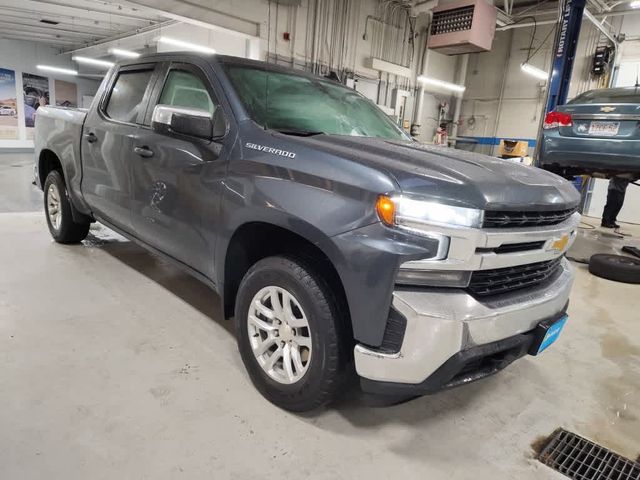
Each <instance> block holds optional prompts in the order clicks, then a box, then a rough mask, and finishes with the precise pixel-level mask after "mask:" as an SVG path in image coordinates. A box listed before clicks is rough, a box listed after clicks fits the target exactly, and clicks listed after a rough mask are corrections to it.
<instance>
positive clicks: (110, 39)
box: [61, 20, 178, 55]
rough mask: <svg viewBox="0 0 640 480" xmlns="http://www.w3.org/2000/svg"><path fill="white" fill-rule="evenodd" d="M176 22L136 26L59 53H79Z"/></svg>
mask: <svg viewBox="0 0 640 480" xmlns="http://www.w3.org/2000/svg"><path fill="white" fill-rule="evenodd" d="M177 23H178V22H177V21H175V20H168V21H166V22H162V23H158V24H156V25H152V26H149V27H143V28H138V29H136V30H133V31H132V32H127V33H123V34H121V35H114V36H113V37H108V38H105V39H102V40H98V41H96V42H91V43H89V44H87V45H86V46H84V47H80V48H76V49H74V50H67V51H64V52H62V53H61V55H66V54H71V53H79V52H83V51H85V50H90V49H92V48H95V47H100V46H103V45H109V44H110V43H114V42H117V41H119V40H124V39H126V38H133V37H137V36H140V35H145V34H149V33H152V32H154V31H156V30H160V29H162V28H166V27H168V26H170V25H175V24H177Z"/></svg>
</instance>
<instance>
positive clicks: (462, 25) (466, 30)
mask: <svg viewBox="0 0 640 480" xmlns="http://www.w3.org/2000/svg"><path fill="white" fill-rule="evenodd" d="M495 32H496V9H495V7H494V6H493V5H489V4H488V3H486V1H485V0H462V1H458V2H453V3H447V4H446V5H441V6H439V7H436V8H434V9H433V21H432V22H431V32H430V35H429V43H428V46H429V48H430V49H432V50H435V51H437V52H440V53H444V54H446V55H460V54H462V53H473V52H485V51H488V50H491V44H492V43H493V36H494V35H495Z"/></svg>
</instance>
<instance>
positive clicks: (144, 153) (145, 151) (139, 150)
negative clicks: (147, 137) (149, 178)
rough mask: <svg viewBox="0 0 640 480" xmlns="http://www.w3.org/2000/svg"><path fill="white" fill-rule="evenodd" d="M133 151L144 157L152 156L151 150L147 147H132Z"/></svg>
mask: <svg viewBox="0 0 640 480" xmlns="http://www.w3.org/2000/svg"><path fill="white" fill-rule="evenodd" d="M133 151H134V152H136V153H137V154H138V155H140V156H141V157H144V158H149V157H153V150H150V149H149V147H133Z"/></svg>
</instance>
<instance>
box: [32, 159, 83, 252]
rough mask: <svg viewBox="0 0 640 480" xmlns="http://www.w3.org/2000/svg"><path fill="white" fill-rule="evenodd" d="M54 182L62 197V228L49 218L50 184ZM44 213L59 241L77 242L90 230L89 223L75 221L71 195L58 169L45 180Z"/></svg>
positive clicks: (55, 237)
mask: <svg viewBox="0 0 640 480" xmlns="http://www.w3.org/2000/svg"><path fill="white" fill-rule="evenodd" d="M51 184H54V185H55V186H56V187H57V189H58V195H59V197H60V199H59V202H60V215H61V216H62V218H61V219H60V228H59V229H58V230H56V229H55V228H54V227H53V225H52V224H51V219H50V218H49V209H48V205H47V199H48V191H49V186H50V185H51ZM43 190H44V214H45V217H46V219H47V227H48V228H49V232H50V233H51V236H52V237H53V239H54V240H55V241H56V242H58V243H77V242H80V241H82V240H83V239H84V238H85V237H86V236H87V233H88V231H89V224H88V223H86V224H80V223H75V222H74V221H73V214H72V213H71V202H70V201H69V195H68V193H67V186H66V185H65V183H64V178H63V176H62V174H61V173H60V172H59V171H57V170H52V171H51V172H49V174H48V175H47V178H46V180H45V182H44V189H43Z"/></svg>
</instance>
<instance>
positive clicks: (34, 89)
mask: <svg viewBox="0 0 640 480" xmlns="http://www.w3.org/2000/svg"><path fill="white" fill-rule="evenodd" d="M22 90H23V94H24V125H25V126H26V127H27V139H31V138H33V136H34V133H35V129H34V128H33V127H34V126H35V121H36V110H38V108H39V107H40V106H44V105H49V79H48V78H47V77H41V76H40V75H33V74H31V73H23V74H22Z"/></svg>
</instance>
